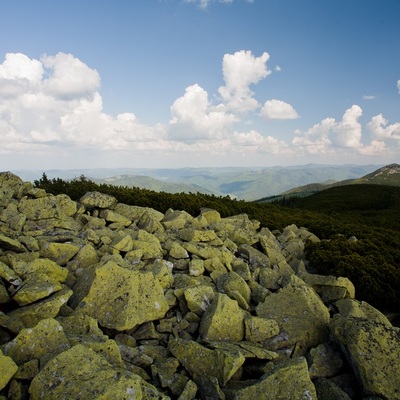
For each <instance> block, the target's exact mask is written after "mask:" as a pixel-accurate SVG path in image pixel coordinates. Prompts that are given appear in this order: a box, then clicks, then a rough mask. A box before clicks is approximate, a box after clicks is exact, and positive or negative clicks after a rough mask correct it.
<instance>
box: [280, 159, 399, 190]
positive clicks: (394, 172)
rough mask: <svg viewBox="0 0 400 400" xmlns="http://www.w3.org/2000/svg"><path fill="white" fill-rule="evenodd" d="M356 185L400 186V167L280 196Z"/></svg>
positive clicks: (386, 167)
mask: <svg viewBox="0 0 400 400" xmlns="http://www.w3.org/2000/svg"><path fill="white" fill-rule="evenodd" d="M355 184H373V185H387V186H400V165H399V164H388V165H385V166H384V167H381V168H379V169H377V170H375V171H373V172H371V173H369V174H367V175H364V176H362V177H361V178H355V179H346V180H342V181H337V182H325V183H310V184H308V185H304V186H298V187H295V188H293V189H290V190H287V191H285V192H283V193H281V195H280V196H287V195H290V196H293V195H298V196H306V195H310V194H313V193H317V192H320V191H322V190H326V189H330V188H332V187H337V186H345V185H355Z"/></svg>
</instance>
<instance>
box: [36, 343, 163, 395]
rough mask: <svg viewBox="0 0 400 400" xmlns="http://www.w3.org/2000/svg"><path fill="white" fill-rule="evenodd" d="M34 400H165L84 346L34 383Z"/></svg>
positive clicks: (56, 362)
mask: <svg viewBox="0 0 400 400" xmlns="http://www.w3.org/2000/svg"><path fill="white" fill-rule="evenodd" d="M29 393H30V395H31V399H33V400H35V399H40V398H43V393H46V398H48V399H60V398H69V399H95V398H97V399H99V398H102V399H108V398H114V399H128V398H134V399H137V400H141V399H149V398H151V397H150V396H149V394H150V393H151V394H152V395H153V398H155V397H156V396H157V398H159V399H165V398H166V397H165V396H163V395H162V394H161V393H159V392H158V390H157V389H156V388H154V387H152V386H151V385H149V384H148V383H146V382H145V381H143V380H142V378H140V377H139V376H138V375H135V374H132V373H129V372H128V371H126V370H116V369H114V367H113V366H112V365H111V364H110V363H109V362H108V361H107V360H106V359H105V358H103V357H102V356H100V355H99V354H97V353H95V352H94V351H93V350H91V349H90V348H88V347H86V346H83V345H76V346H74V347H72V348H71V349H70V350H68V351H65V352H63V353H61V354H59V355H58V356H57V357H55V358H53V359H52V360H51V361H49V362H48V363H47V365H46V366H45V367H44V368H43V369H42V370H41V371H40V372H39V374H38V375H36V377H35V378H34V379H33V381H32V383H31V385H30V387H29Z"/></svg>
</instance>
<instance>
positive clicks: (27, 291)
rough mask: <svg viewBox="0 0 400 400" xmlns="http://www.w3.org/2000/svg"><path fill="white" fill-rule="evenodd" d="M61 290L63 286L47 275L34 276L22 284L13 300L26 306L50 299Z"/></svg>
mask: <svg viewBox="0 0 400 400" xmlns="http://www.w3.org/2000/svg"><path fill="white" fill-rule="evenodd" d="M61 289H62V286H61V284H60V282H59V281H58V280H54V279H51V278H50V277H48V276H47V275H45V274H32V275H31V276H29V277H28V279H27V280H25V281H24V282H23V283H22V285H21V286H20V287H19V288H18V291H17V292H16V293H15V294H14V295H13V297H12V298H13V299H14V300H15V301H16V302H17V303H18V304H19V305H20V306H25V305H27V304H31V303H34V302H36V301H38V300H41V299H43V298H45V297H48V296H50V295H51V294H52V293H54V292H58V291H59V290H61Z"/></svg>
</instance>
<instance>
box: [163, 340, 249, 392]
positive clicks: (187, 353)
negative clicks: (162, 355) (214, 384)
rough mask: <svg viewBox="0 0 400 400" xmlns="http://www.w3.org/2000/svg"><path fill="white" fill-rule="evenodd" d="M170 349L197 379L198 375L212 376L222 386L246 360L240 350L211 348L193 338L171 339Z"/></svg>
mask: <svg viewBox="0 0 400 400" xmlns="http://www.w3.org/2000/svg"><path fill="white" fill-rule="evenodd" d="M168 349H169V351H170V352H171V353H172V354H173V355H174V356H175V357H176V358H177V359H178V360H179V362H180V363H181V364H182V365H183V366H184V367H185V368H186V370H187V371H188V372H189V373H190V374H191V375H192V377H193V378H194V380H195V381H196V378H197V377H201V376H210V377H214V378H217V379H218V382H219V383H220V384H221V385H222V386H223V385H225V384H226V383H227V382H228V381H229V379H230V378H231V377H232V376H233V375H234V373H235V372H236V371H237V370H238V369H239V368H240V367H241V365H242V364H243V363H244V361H245V358H244V356H243V354H242V353H241V352H239V351H227V350H221V349H215V350H211V349H208V348H207V347H205V346H202V345H201V344H199V343H196V342H194V341H192V340H184V339H171V340H170V341H169V342H168ZM198 360H201V362H200V363H199V362H198Z"/></svg>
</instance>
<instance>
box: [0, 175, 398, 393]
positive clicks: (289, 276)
mask: <svg viewBox="0 0 400 400" xmlns="http://www.w3.org/2000/svg"><path fill="white" fill-rule="evenodd" d="M307 240H313V241H317V240H318V238H317V237H316V236H315V235H313V234H312V233H310V232H308V231H307V230H306V229H304V228H298V227H296V226H294V225H291V226H288V227H287V228H285V229H284V230H283V231H282V232H271V231H270V230H269V229H268V228H267V227H260V223H259V222H257V221H254V220H250V219H249V218H248V216H247V215H244V214H243V215H236V216H233V217H229V218H221V216H220V214H219V213H218V212H217V211H215V210H209V209H203V210H201V212H200V215H198V216H197V217H193V216H191V215H189V214H188V213H187V212H185V211H177V210H171V209H170V210H168V211H167V212H166V213H165V214H162V213H160V212H158V211H155V210H153V209H150V208H146V207H138V206H131V205H126V204H121V203H118V201H117V200H116V199H115V198H114V197H112V196H109V195H105V194H101V193H98V192H91V193H87V194H86V195H85V196H83V197H82V198H81V199H80V201H79V202H74V201H72V200H71V199H70V198H69V197H68V196H66V195H57V196H53V195H49V194H47V193H46V192H45V191H44V190H42V189H38V188H34V187H33V186H32V184H30V183H24V182H23V181H22V180H21V179H20V178H18V177H17V176H15V175H13V174H11V173H8V172H5V173H1V174H0V310H1V312H0V399H6V398H9V399H28V398H31V399H137V400H140V399H168V398H171V399H180V400H190V399H228V400H229V399H251V400H254V399H274V400H276V399H317V398H319V399H324V400H329V399H349V398H350V399H358V398H363V397H365V398H372V397H374V398H377V399H378V398H380V399H399V398H400V372H399V371H400V357H399V356H400V351H399V348H400V347H399V344H400V340H399V330H398V328H395V327H393V326H392V325H391V323H390V322H389V321H388V319H387V318H386V317H385V316H384V315H383V314H381V313H380V312H379V311H378V310H376V309H374V308H373V307H372V306H370V305H369V304H367V303H364V302H359V301H357V300H355V290H354V286H353V285H352V283H351V282H350V281H349V280H348V279H346V278H341V277H333V276H321V275H316V274H311V273H309V272H307V270H306V268H305V265H306V261H305V260H304V253H303V250H304V244H305V242H306V241H307Z"/></svg>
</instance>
